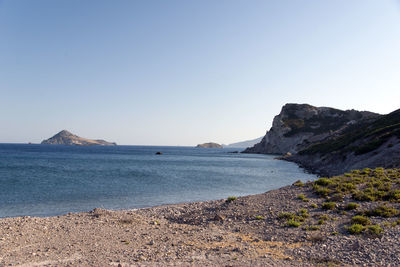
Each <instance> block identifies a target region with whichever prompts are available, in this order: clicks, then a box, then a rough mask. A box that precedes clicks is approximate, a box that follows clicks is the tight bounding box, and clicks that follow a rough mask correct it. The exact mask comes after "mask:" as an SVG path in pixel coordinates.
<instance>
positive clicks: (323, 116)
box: [244, 104, 379, 155]
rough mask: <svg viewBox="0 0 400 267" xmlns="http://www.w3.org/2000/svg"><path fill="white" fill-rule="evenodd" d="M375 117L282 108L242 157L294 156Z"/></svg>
mask: <svg viewBox="0 0 400 267" xmlns="http://www.w3.org/2000/svg"><path fill="white" fill-rule="evenodd" d="M377 116H379V115H378V114H376V113H372V112H366V111H356V110H346V111H343V110H339V109H334V108H328V107H314V106H311V105H308V104H286V105H284V106H283V107H282V110H281V112H280V113H279V115H277V116H275V118H274V120H273V123H272V127H271V129H270V130H269V131H268V132H267V133H266V135H265V136H264V137H263V139H262V140H261V142H260V143H258V144H256V145H254V146H253V147H251V148H247V149H246V150H245V151H244V153H262V154H281V155H283V154H286V153H291V154H295V153H297V152H299V151H300V150H302V149H305V148H307V147H308V146H310V144H314V143H316V142H319V141H322V140H325V139H327V138H329V137H331V136H335V135H340V134H341V132H343V131H344V130H345V129H346V128H348V127H349V126H350V125H353V124H356V123H357V122H359V121H362V120H366V119H370V118H376V117H377Z"/></svg>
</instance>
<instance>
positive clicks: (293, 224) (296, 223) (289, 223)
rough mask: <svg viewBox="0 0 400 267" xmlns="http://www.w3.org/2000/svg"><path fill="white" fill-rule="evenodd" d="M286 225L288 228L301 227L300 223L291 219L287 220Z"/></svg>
mask: <svg viewBox="0 0 400 267" xmlns="http://www.w3.org/2000/svg"><path fill="white" fill-rule="evenodd" d="M286 225H287V226H289V227H299V226H300V225H301V222H298V221H295V220H293V219H289V220H288V221H287V222H286Z"/></svg>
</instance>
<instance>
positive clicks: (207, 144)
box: [196, 142, 222, 148]
mask: <svg viewBox="0 0 400 267" xmlns="http://www.w3.org/2000/svg"><path fill="white" fill-rule="evenodd" d="M196 147H197V148H222V146H221V145H220V144H217V143H212V142H210V143H204V144H198V145H197V146H196Z"/></svg>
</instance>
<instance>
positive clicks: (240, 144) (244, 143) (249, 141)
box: [222, 136, 263, 148]
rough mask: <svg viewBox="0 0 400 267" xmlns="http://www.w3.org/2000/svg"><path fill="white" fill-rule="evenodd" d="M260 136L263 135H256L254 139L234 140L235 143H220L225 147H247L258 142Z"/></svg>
mask: <svg viewBox="0 0 400 267" xmlns="http://www.w3.org/2000/svg"><path fill="white" fill-rule="evenodd" d="M262 138H263V137H262V136H261V137H258V138H256V139H252V140H247V141H241V142H236V143H232V144H229V145H222V146H223V147H226V148H247V147H251V146H254V145H255V144H257V143H259V142H260V141H261V139H262Z"/></svg>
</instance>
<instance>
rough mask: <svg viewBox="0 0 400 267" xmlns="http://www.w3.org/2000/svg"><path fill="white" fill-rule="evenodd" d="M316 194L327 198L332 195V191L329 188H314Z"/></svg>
mask: <svg viewBox="0 0 400 267" xmlns="http://www.w3.org/2000/svg"><path fill="white" fill-rule="evenodd" d="M314 192H315V194H317V195H319V196H321V197H327V196H328V195H329V194H330V193H332V190H330V189H329V188H326V187H320V186H318V185H317V186H316V187H315V188H314Z"/></svg>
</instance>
